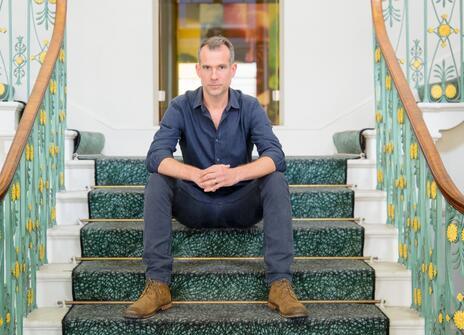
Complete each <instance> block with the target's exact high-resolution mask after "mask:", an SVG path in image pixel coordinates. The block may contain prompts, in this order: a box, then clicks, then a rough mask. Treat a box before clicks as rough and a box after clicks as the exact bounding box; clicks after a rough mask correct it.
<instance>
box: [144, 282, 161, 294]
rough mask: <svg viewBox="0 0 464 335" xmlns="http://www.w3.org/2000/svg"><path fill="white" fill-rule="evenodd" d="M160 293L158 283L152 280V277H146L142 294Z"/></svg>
mask: <svg viewBox="0 0 464 335" xmlns="http://www.w3.org/2000/svg"><path fill="white" fill-rule="evenodd" d="M156 293H158V294H160V293H161V292H160V288H159V285H158V284H157V283H156V281H154V280H153V279H147V282H146V284H145V288H144V289H143V292H142V295H145V294H148V295H153V294H156Z"/></svg>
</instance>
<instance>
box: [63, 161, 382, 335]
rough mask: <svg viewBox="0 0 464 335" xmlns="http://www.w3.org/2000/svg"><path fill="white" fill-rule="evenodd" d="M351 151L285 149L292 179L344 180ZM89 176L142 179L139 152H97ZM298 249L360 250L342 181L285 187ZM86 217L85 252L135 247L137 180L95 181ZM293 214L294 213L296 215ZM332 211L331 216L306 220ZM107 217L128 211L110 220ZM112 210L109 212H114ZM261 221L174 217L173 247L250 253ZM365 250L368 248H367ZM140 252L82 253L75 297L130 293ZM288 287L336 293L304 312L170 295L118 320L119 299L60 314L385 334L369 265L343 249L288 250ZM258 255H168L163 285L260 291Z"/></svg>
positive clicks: (144, 330)
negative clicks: (167, 304) (148, 312)
mask: <svg viewBox="0 0 464 335" xmlns="http://www.w3.org/2000/svg"><path fill="white" fill-rule="evenodd" d="M348 158H349V157H347V156H345V157H340V156H337V157H326V156H324V157H292V158H288V159H287V163H288V170H287V173H286V176H287V179H288V180H289V183H290V184H296V185H302V184H316V185H342V184H345V183H346V166H347V159H348ZM95 164H96V165H95V166H96V173H95V177H96V185H104V186H122V185H124V186H126V185H143V184H144V183H145V182H146V180H147V177H148V173H147V172H146V169H145V165H144V161H143V159H140V158H129V157H124V158H115V157H99V158H98V159H96V163H95ZM290 192H291V201H292V211H293V217H294V218H295V219H294V220H293V234H294V243H295V255H296V256H321V257H322V256H330V257H350V256H362V255H363V245H364V229H363V228H362V227H361V226H359V225H358V224H356V223H354V222H350V221H342V220H339V221H336V218H352V217H353V208H354V192H353V191H352V190H351V189H348V188H340V187H315V188H307V187H292V188H291V190H290ZM89 213H90V217H91V218H95V219H106V220H104V222H91V223H88V224H86V225H85V226H84V227H83V228H82V230H81V246H82V256H83V257H140V256H141V254H142V248H143V245H142V243H143V242H142V239H143V223H142V222H140V221H136V220H134V221H132V222H131V221H130V220H131V219H140V218H142V215H143V189H142V188H136V187H134V188H123V187H119V188H103V189H95V190H92V191H91V192H89ZM297 218H300V219H297ZM304 218H331V219H334V220H330V221H323V220H319V221H317V220H315V221H310V220H304ZM113 219H128V221H117V220H113ZM112 220H113V221H112ZM262 247H263V225H262V223H259V224H257V225H256V226H253V227H251V228H246V229H191V228H187V227H185V226H183V225H181V224H180V223H178V222H176V221H175V220H174V221H173V241H172V253H173V256H175V257H238V256H243V257H247V256H248V257H250V256H251V257H253V256H262V255H263V250H262ZM366 256H369V255H366ZM144 270H145V269H144V265H143V263H142V262H141V261H140V260H118V261H117V260H103V259H102V260H95V261H83V262H81V263H80V264H79V265H78V266H77V267H76V268H75V269H74V271H73V274H72V280H73V298H74V300H83V301H91V300H92V301H93V300H96V301H102V302H104V301H128V300H135V299H137V298H138V296H139V294H140V292H141V291H142V290H143V287H144V281H145V274H144ZM292 270H293V283H294V287H295V292H296V294H297V295H298V297H299V298H300V299H304V300H342V301H344V300H345V301H347V303H342V304H327V303H320V304H308V305H307V307H308V308H309V311H310V316H309V317H308V318H305V319H300V320H286V319H284V318H282V317H280V315H279V314H278V313H276V312H275V311H271V310H269V309H268V308H267V306H266V305H265V304H245V305H243V304H187V305H183V304H174V306H173V308H172V309H170V310H168V311H165V312H162V313H158V314H156V315H155V316H154V317H152V318H149V319H146V320H139V321H137V320H126V319H124V318H123V317H122V311H123V309H124V308H125V307H126V305H121V304H117V305H110V304H103V305H96V306H95V305H91V306H85V305H76V306H74V307H72V308H71V309H70V311H69V312H68V314H67V315H66V317H65V318H64V320H63V334H64V335H80V334H86V335H92V334H95V335H96V334H99V335H100V334H101V335H105V334H111V335H119V334H121V335H122V334H124V335H126V334H127V335H136V334H137V335H138V334H142V335H155V334H156V335H158V334H163V335H164V334H179V335H182V334H195V335H196V334H202V335H203V334H204V335H213V334H241V335H242V334H247V335H248V334H250V335H259V334H261V335H267V334H269V335H276V334H279V335H280V334H282V335H286V334H302V335H309V334H311V335H322V334H324V335H386V334H388V328H389V320H388V318H386V317H385V315H384V314H383V313H382V312H381V311H380V310H379V309H378V308H377V307H376V306H374V305H365V304H351V303H349V302H348V300H350V301H351V300H372V299H373V298H374V293H375V273H374V270H373V269H372V268H371V267H370V266H369V265H368V264H367V263H365V262H363V261H360V260H348V259H330V260H327V259H324V260H323V259H311V260H308V259H306V260H301V259H299V260H295V262H294V264H293V267H292ZM264 274H265V267H264V261H263V260H262V259H260V260H237V259H235V260H231V259H228V260H225V259H222V260H220V259H219V260H209V261H205V260H194V259H184V260H180V259H176V260H175V261H174V266H173V275H172V285H171V291H172V295H173V298H174V300H175V301H178V302H186V301H204V300H210V301H219V300H229V301H237V300H240V301H241V300H246V301H265V300H267V294H268V287H267V285H266V283H265V276H264Z"/></svg>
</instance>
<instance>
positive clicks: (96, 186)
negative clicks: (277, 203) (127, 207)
mask: <svg viewBox="0 0 464 335" xmlns="http://www.w3.org/2000/svg"><path fill="white" fill-rule="evenodd" d="M288 187H299V188H353V184H291V185H288ZM90 188H91V189H94V190H97V189H103V190H104V189H113V188H119V189H131V188H132V189H143V188H145V185H94V186H91V187H90Z"/></svg>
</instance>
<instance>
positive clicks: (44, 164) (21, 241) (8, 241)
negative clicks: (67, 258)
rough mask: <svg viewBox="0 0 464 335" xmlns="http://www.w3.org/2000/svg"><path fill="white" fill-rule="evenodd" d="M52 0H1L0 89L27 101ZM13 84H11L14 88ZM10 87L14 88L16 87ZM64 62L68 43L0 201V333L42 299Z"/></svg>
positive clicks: (60, 167) (60, 174) (59, 174)
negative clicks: (40, 279) (39, 285)
mask: <svg viewBox="0 0 464 335" xmlns="http://www.w3.org/2000/svg"><path fill="white" fill-rule="evenodd" d="M54 11H55V1H54V0H34V1H31V0H29V1H26V0H24V1H20V0H14V1H13V0H2V1H0V96H1V95H2V94H1V93H2V92H1V91H2V90H4V89H5V86H4V84H7V85H12V86H14V88H15V95H14V96H13V95H12V94H7V99H9V100H13V99H15V100H16V99H20V100H24V101H27V100H28V96H29V93H30V91H31V90H32V86H33V84H34V82H35V77H36V75H37V73H38V70H39V68H40V66H41V64H42V63H43V61H44V58H45V54H46V51H47V49H48V43H49V42H48V38H50V36H51V33H52V28H53V21H54ZM11 92H12V91H11ZM11 92H10V93H11ZM65 128H66V63H65V47H64V46H63V47H62V49H61V52H60V55H59V59H58V61H57V63H56V66H55V69H54V72H53V75H52V78H51V80H50V82H49V85H48V87H47V91H46V93H45V97H44V100H43V103H42V105H41V107H40V109H39V111H38V114H37V117H36V120H35V123H34V126H33V129H32V131H31V133H30V135H29V138H28V141H27V144H26V147H25V148H24V151H23V153H22V157H21V162H20V165H19V166H18V169H17V171H16V173H15V176H14V179H13V182H12V183H11V185H10V187H9V190H8V192H7V194H6V196H5V198H4V199H3V200H2V201H1V202H0V241H1V245H2V248H0V255H1V264H0V268H1V269H0V276H1V283H0V298H1V301H2V303H1V304H0V334H22V331H23V329H22V328H23V318H24V317H25V316H26V315H27V313H29V312H30V311H31V310H32V309H33V308H34V307H35V306H36V282H37V280H36V272H37V269H38V268H39V266H40V265H42V264H44V263H46V261H47V259H46V248H47V241H46V234H47V228H48V227H51V226H53V225H54V224H55V220H56V210H55V203H56V196H55V195H56V192H57V191H58V190H60V189H62V188H63V187H64V131H65Z"/></svg>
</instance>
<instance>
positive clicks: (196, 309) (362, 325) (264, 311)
mask: <svg viewBox="0 0 464 335" xmlns="http://www.w3.org/2000/svg"><path fill="white" fill-rule="evenodd" d="M125 307H126V306H124V305H117V306H110V305H102V306H75V307H73V308H72V309H71V311H70V312H69V313H68V314H67V315H66V317H65V319H64V320H63V327H64V328H65V331H66V334H69V335H80V334H85V335H93V334H95V335H96V334H103V333H106V334H112V335H119V334H121V335H122V334H124V335H126V334H141V333H143V334H192V335H193V334H204V335H207V334H240V335H242V334H250V335H251V334H262V335H267V334H269V335H271V334H311V335H323V334H324V335H326V334H346V335H348V334H349V335H368V334H369V335H386V334H388V319H387V317H386V316H385V315H384V314H383V313H382V312H381V311H380V310H379V309H378V308H377V307H376V306H372V305H360V304H359V305H354V304H340V305H329V304H318V305H307V308H309V311H310V316H309V317H307V318H304V319H301V320H294V321H293V322H290V321H288V320H286V319H284V318H282V317H281V316H280V315H279V314H278V313H276V312H275V311H271V310H270V309H269V308H267V306H265V305H220V306H218V305H204V304H203V305H193V306H189V305H177V306H174V307H173V308H171V309H169V310H167V311H165V312H162V313H158V314H156V315H155V316H154V317H152V318H149V319H146V320H144V321H128V320H125V319H124V318H123V317H122V316H121V315H122V312H123V310H124V308H125Z"/></svg>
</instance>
